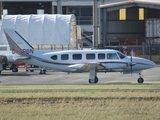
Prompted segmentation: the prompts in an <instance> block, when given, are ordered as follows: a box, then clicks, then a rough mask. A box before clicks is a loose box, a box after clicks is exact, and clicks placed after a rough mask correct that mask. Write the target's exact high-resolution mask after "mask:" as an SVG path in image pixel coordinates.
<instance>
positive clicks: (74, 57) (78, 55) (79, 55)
mask: <svg viewBox="0 0 160 120" xmlns="http://www.w3.org/2000/svg"><path fill="white" fill-rule="evenodd" d="M81 59H82V54H73V60H81Z"/></svg>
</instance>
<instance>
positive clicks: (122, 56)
mask: <svg viewBox="0 0 160 120" xmlns="http://www.w3.org/2000/svg"><path fill="white" fill-rule="evenodd" d="M117 54H118V56H119V57H120V58H121V59H123V58H125V57H126V56H125V55H124V54H122V53H120V52H117Z"/></svg>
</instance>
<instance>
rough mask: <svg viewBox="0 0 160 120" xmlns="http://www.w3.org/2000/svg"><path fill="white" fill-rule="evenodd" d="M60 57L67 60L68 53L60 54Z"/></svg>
mask: <svg viewBox="0 0 160 120" xmlns="http://www.w3.org/2000/svg"><path fill="white" fill-rule="evenodd" d="M61 59H62V60H68V59H69V55H68V54H63V55H61Z"/></svg>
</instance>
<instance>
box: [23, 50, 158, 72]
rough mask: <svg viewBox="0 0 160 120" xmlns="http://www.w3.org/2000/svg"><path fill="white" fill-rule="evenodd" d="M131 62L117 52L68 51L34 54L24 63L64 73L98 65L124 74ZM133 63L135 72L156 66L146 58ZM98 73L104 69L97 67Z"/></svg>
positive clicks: (87, 69)
mask: <svg viewBox="0 0 160 120" xmlns="http://www.w3.org/2000/svg"><path fill="white" fill-rule="evenodd" d="M130 60H131V57H130V56H125V55H124V54H122V53H121V52H119V51H115V50H68V51H56V52H49V53H44V54H42V55H40V54H34V55H31V59H28V60H24V62H26V63H29V64H34V65H37V66H41V67H47V68H51V69H55V70H58V71H64V72H74V68H73V67H69V66H71V65H74V64H88V63H96V64H97V65H98V64H101V65H102V66H103V67H104V68H105V69H104V70H103V71H118V72H122V71H128V70H130V69H131V68H130V65H129V64H130V62H131V61H130ZM132 62H134V63H135V64H136V65H135V66H133V67H132V70H133V71H138V70H144V69H149V68H151V67H153V66H155V63H154V62H152V61H150V60H147V59H144V58H138V57H132ZM87 67H88V68H87ZM85 71H89V66H86V69H85V68H84V70H83V72H85ZM97 71H102V69H101V68H100V67H97ZM78 72H79V71H78Z"/></svg>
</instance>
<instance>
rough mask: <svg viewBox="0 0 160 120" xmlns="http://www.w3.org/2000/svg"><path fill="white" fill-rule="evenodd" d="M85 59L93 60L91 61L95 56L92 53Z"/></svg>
mask: <svg viewBox="0 0 160 120" xmlns="http://www.w3.org/2000/svg"><path fill="white" fill-rule="evenodd" d="M86 59H87V60H93V59H95V54H94V53H90V54H86Z"/></svg>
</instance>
